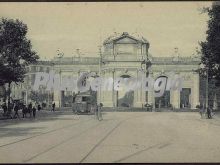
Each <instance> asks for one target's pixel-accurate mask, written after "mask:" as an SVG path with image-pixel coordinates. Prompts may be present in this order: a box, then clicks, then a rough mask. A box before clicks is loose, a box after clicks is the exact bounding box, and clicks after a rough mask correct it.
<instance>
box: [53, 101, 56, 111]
mask: <svg viewBox="0 0 220 165" xmlns="http://www.w3.org/2000/svg"><path fill="white" fill-rule="evenodd" d="M55 106H56V105H55V102H53V104H52V111H53V112H54V111H55Z"/></svg>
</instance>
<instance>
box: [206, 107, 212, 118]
mask: <svg viewBox="0 0 220 165" xmlns="http://www.w3.org/2000/svg"><path fill="white" fill-rule="evenodd" d="M211 113H212V111H211V108H210V107H208V108H207V116H208V119H211V118H212V116H211Z"/></svg>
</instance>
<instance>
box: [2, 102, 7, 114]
mask: <svg viewBox="0 0 220 165" xmlns="http://www.w3.org/2000/svg"><path fill="white" fill-rule="evenodd" d="M2 109H3V111H4V115H5V114H6V112H7V109H8V108H7V105H6V103H4V104H3V105H2Z"/></svg>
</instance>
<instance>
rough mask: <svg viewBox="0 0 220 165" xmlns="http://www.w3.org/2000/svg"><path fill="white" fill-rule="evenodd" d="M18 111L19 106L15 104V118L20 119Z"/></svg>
mask: <svg viewBox="0 0 220 165" xmlns="http://www.w3.org/2000/svg"><path fill="white" fill-rule="evenodd" d="M18 110H19V107H18V105H17V104H15V106H14V111H15V114H14V118H16V117H18V118H20V117H19V114H18Z"/></svg>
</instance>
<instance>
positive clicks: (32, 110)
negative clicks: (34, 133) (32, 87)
mask: <svg viewBox="0 0 220 165" xmlns="http://www.w3.org/2000/svg"><path fill="white" fill-rule="evenodd" d="M2 109H3V111H4V116H9V117H10V118H17V117H18V118H20V116H19V113H18V112H19V110H22V116H23V118H26V117H27V114H29V117H32V116H33V117H34V118H35V117H36V111H37V110H38V111H40V110H41V106H40V104H35V105H32V103H31V102H30V103H29V104H28V106H27V105H25V104H23V103H14V104H12V106H11V107H9V108H8V107H7V105H6V103H3V105H2ZM11 110H14V115H13V116H12V113H11Z"/></svg>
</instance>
